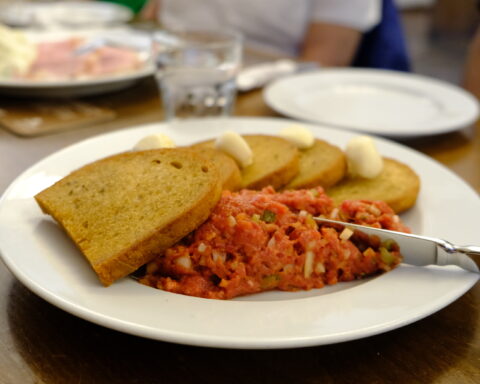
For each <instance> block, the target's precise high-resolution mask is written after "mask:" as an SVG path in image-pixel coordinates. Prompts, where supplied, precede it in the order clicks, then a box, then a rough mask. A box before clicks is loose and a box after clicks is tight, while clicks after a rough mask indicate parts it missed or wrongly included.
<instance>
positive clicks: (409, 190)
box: [326, 158, 420, 213]
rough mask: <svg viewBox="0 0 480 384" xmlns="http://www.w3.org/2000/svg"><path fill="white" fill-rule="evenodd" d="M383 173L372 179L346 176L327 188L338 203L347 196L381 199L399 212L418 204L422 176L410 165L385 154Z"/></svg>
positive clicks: (352, 198) (348, 197) (328, 192)
mask: <svg viewBox="0 0 480 384" xmlns="http://www.w3.org/2000/svg"><path fill="white" fill-rule="evenodd" d="M383 160H384V166H383V171H382V173H381V174H380V175H379V176H378V177H375V178H373V179H363V178H353V177H346V178H345V179H344V180H342V181H341V182H340V183H338V184H336V185H334V186H333V187H331V188H329V189H327V191H326V192H327V195H329V196H330V197H331V198H332V199H333V200H334V201H335V203H336V204H340V203H341V202H342V201H344V200H356V199H362V200H363V199H364V200H382V201H385V202H386V203H387V204H388V205H389V206H390V207H391V208H392V209H393V210H394V211H395V212H396V213H400V212H403V211H405V210H407V209H409V208H410V207H412V206H413V205H414V204H415V201H416V200H417V196H418V193H419V191H420V179H419V177H418V176H417V174H416V173H415V172H414V171H413V170H412V169H411V168H410V167H409V166H407V165H405V164H403V163H401V162H399V161H396V160H392V159H388V158H384V159H383Z"/></svg>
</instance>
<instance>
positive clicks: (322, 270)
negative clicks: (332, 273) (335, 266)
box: [315, 263, 325, 274]
mask: <svg viewBox="0 0 480 384" xmlns="http://www.w3.org/2000/svg"><path fill="white" fill-rule="evenodd" d="M315 272H316V273H318V274H320V273H325V265H323V263H317V264H316V265H315Z"/></svg>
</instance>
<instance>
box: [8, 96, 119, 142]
mask: <svg viewBox="0 0 480 384" xmlns="http://www.w3.org/2000/svg"><path fill="white" fill-rule="evenodd" d="M115 117H116V113H115V111H114V110H112V109H110V108H107V107H100V106H97V105H94V104H92V103H90V102H87V101H78V100H63V99H62V100H38V101H37V100H35V101H29V100H21V99H15V100H0V125H2V126H3V127H4V128H6V129H8V130H10V131H11V132H13V133H15V134H17V135H21V136H36V135H43V134H47V133H51V132H55V131H60V130H67V129H73V128H80V127H82V126H87V125H92V124H98V123H103V122H106V121H109V120H112V119H114V118H115Z"/></svg>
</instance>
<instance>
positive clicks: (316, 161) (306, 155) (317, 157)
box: [285, 139, 347, 189]
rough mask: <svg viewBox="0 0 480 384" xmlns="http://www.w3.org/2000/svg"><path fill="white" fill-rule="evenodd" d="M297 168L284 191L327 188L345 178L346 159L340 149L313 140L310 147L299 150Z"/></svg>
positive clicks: (321, 141)
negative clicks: (296, 172)
mask: <svg viewBox="0 0 480 384" xmlns="http://www.w3.org/2000/svg"><path fill="white" fill-rule="evenodd" d="M299 168H300V169H299V172H298V174H297V175H296V176H295V177H294V178H293V179H292V180H290V182H289V183H288V184H287V185H286V186H285V189H300V188H312V187H316V186H318V185H321V186H322V187H324V188H328V187H330V186H332V185H334V184H336V183H337V182H339V181H340V180H341V179H343V178H344V177H345V174H346V172H347V159H346V156H345V154H344V153H343V151H342V150H341V149H340V148H338V147H336V146H334V145H331V144H329V143H327V142H326V141H323V140H318V139H315V142H314V144H313V146H312V147H310V148H306V149H303V150H300V163H299Z"/></svg>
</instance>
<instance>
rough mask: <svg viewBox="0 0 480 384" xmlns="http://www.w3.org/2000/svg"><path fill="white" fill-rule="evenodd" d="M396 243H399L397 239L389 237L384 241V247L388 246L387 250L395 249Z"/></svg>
mask: <svg viewBox="0 0 480 384" xmlns="http://www.w3.org/2000/svg"><path fill="white" fill-rule="evenodd" d="M396 244H397V243H396V242H395V240H392V239H387V240H385V241H383V242H382V247H384V248H386V249H387V251H391V250H392V249H393V246H394V245H396Z"/></svg>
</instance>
